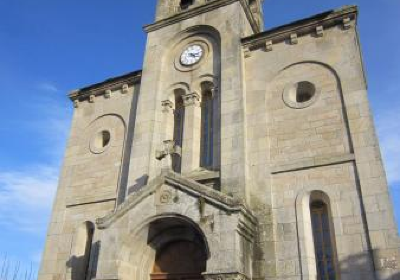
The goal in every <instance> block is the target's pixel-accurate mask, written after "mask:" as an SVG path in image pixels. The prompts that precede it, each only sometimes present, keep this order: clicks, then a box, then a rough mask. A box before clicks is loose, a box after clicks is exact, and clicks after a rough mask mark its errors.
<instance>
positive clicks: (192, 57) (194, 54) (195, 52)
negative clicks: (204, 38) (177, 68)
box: [180, 45, 204, 66]
mask: <svg viewBox="0 0 400 280" xmlns="http://www.w3.org/2000/svg"><path fill="white" fill-rule="evenodd" d="M203 54H204V51H203V48H202V47H201V46H199V45H191V46H189V47H187V48H186V49H185V50H184V51H183V53H182V55H181V59H180V61H181V64H182V65H184V66H191V65H194V64H196V63H198V62H199V61H200V59H201V58H202V57H203Z"/></svg>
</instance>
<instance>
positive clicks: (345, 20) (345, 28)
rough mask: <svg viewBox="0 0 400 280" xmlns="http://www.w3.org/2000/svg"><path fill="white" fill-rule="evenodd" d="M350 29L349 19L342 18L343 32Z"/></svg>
mask: <svg viewBox="0 0 400 280" xmlns="http://www.w3.org/2000/svg"><path fill="white" fill-rule="evenodd" d="M350 27H351V20H350V18H348V17H346V18H344V19H343V29H344V30H347V29H350Z"/></svg>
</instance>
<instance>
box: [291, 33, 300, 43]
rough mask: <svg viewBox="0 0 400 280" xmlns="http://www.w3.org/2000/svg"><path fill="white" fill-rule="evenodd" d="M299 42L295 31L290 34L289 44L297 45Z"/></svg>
mask: <svg viewBox="0 0 400 280" xmlns="http://www.w3.org/2000/svg"><path fill="white" fill-rule="evenodd" d="M298 43H299V39H298V37H297V34H296V33H292V34H290V44H292V45H297V44H298Z"/></svg>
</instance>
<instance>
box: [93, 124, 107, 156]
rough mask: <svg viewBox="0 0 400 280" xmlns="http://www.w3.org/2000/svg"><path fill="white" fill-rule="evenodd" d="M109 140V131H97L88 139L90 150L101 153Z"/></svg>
mask: <svg viewBox="0 0 400 280" xmlns="http://www.w3.org/2000/svg"><path fill="white" fill-rule="evenodd" d="M110 142H111V133H110V131H108V130H101V131H99V132H97V133H96V134H95V135H94V136H93V138H92V140H91V141H90V150H91V151H92V152H93V153H95V154H100V153H103V152H104V151H105V150H106V149H107V147H108V146H109V145H110Z"/></svg>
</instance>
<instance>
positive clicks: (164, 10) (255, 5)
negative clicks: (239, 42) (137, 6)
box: [156, 0, 264, 31]
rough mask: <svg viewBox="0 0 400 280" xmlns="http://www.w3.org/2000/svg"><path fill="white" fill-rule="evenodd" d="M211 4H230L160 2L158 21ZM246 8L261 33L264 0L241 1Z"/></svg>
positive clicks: (189, 0) (182, 0)
mask: <svg viewBox="0 0 400 280" xmlns="http://www.w3.org/2000/svg"><path fill="white" fill-rule="evenodd" d="M211 2H221V3H220V4H223V3H222V2H229V1H223V0H159V1H158V5H157V11H156V21H159V20H162V19H166V18H169V17H171V16H173V15H176V14H179V13H183V12H186V11H188V10H191V9H195V8H197V7H200V6H203V5H205V4H209V3H211ZM230 2H232V1H230ZM240 2H242V4H243V5H244V6H246V5H248V7H244V8H245V9H248V10H249V11H250V12H251V14H252V16H253V17H254V21H255V23H256V25H257V26H258V28H260V31H262V29H263V27H264V20H263V12H262V3H263V2H264V0H243V1H240Z"/></svg>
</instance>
